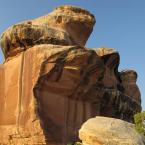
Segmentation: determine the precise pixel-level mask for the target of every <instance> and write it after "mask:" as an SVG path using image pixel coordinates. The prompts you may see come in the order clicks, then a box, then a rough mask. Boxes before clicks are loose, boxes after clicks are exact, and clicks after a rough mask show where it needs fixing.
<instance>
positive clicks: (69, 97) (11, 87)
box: [0, 6, 141, 145]
mask: <svg viewBox="0 0 145 145" xmlns="http://www.w3.org/2000/svg"><path fill="white" fill-rule="evenodd" d="M94 24H95V18H94V16H93V15H92V14H90V13H89V12H88V11H86V10H84V9H81V8H78V7H73V6H61V7H58V8H56V9H55V10H54V11H53V12H52V13H50V14H48V15H46V16H43V17H40V18H38V19H34V20H29V21H25V22H22V23H19V24H16V25H14V26H12V27H10V28H9V29H8V30H6V31H5V32H4V33H3V34H2V37H1V47H2V50H3V53H4V56H5V62H4V63H3V64H1V65H0V102H1V106H0V144H4V145H10V144H14V145H23V144H25V145H37V144H41V145H42V144H47V145H66V144H67V143H69V142H75V141H76V140H77V139H78V130H79V128H80V127H81V125H82V124H83V123H84V122H85V121H86V120H88V119H89V118H91V117H94V116H96V115H102V116H109V117H114V118H121V119H123V120H127V121H129V122H132V121H133V115H134V114H135V113H136V112H140V110H141V105H140V94H139V89H138V87H137V85H136V79H137V75H135V76H134V75H133V77H132V73H131V75H130V73H129V76H130V81H127V83H125V82H126V81H125V80H126V79H125V76H126V73H124V72H121V73H119V72H118V65H119V53H118V52H117V51H115V50H114V49H109V48H99V49H87V48H85V47H84V45H85V43H86V41H87V39H88V37H89V35H90V33H91V31H92V29H93V25H94ZM84 30H85V31H84ZM127 74H128V73H127ZM132 79H133V80H132ZM131 82H133V83H131ZM130 88H134V91H136V92H135V93H134V94H135V96H134V94H133V93H131V92H130V91H129V89H130Z"/></svg>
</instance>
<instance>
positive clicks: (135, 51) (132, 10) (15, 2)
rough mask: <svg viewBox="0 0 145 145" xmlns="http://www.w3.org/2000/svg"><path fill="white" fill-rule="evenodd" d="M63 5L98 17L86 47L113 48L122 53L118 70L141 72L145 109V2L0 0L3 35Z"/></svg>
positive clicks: (140, 84)
mask: <svg viewBox="0 0 145 145" xmlns="http://www.w3.org/2000/svg"><path fill="white" fill-rule="evenodd" d="M63 4H70V5H71V4H72V5H77V6H80V7H82V8H86V9H87V10H89V11H91V12H92V13H93V14H94V15H95V17H96V25H95V27H94V31H93V33H92V35H91V36H90V38H89V40H88V42H87V47H90V48H91V47H93V48H94V47H95V48H97V47H111V48H115V49H117V50H118V51H119V53H120V56H121V61H120V67H119V70H122V69H126V68H129V69H135V70H136V71H137V73H138V76H139V77H138V82H137V83H138V85H139V88H140V90H141V94H142V107H143V110H145V0H1V1H0V33H2V32H3V31H4V30H5V29H6V28H7V27H9V26H11V25H13V24H15V23H17V22H20V21H23V20H26V19H32V18H36V17H39V16H42V15H44V14H47V13H49V12H50V11H52V9H53V8H54V7H56V6H59V5H63ZM2 61H3V56H2V52H1V51H0V63H2Z"/></svg>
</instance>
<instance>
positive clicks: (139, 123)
mask: <svg viewBox="0 0 145 145" xmlns="http://www.w3.org/2000/svg"><path fill="white" fill-rule="evenodd" d="M134 122H135V128H136V130H137V131H138V132H139V133H141V134H143V135H144V136H145V111H143V112H141V113H137V114H135V115H134Z"/></svg>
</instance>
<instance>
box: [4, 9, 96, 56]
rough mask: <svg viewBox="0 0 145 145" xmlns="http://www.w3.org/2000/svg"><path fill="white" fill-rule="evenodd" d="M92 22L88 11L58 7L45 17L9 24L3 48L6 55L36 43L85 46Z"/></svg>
mask: <svg viewBox="0 0 145 145" xmlns="http://www.w3.org/2000/svg"><path fill="white" fill-rule="evenodd" d="M94 24H95V18H94V16H93V15H92V14H90V13H89V12H88V11H86V10H84V9H81V8H78V7H73V6H61V7H58V8H56V9H55V10H54V11H53V12H52V13H50V14H48V15H46V16H42V17H40V18H37V19H34V20H29V21H25V22H22V23H19V24H16V25H14V26H12V27H10V28H9V29H8V30H7V31H5V32H4V33H3V34H2V38H1V46H2V50H3V52H4V55H5V57H6V58H7V57H9V56H12V55H16V54H17V53H19V52H21V51H24V50H25V49H28V48H29V47H30V46H34V45H37V44H56V45H81V46H84V45H85V43H86V41H87V39H88V37H89V35H90V33H91V32H92V30H93V25H94ZM84 30H85V31H84Z"/></svg>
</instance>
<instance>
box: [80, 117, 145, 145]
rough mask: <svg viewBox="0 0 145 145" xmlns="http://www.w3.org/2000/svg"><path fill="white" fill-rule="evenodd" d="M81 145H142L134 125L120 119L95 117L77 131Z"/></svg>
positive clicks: (142, 142)
mask: <svg viewBox="0 0 145 145" xmlns="http://www.w3.org/2000/svg"><path fill="white" fill-rule="evenodd" d="M79 137H80V139H81V140H82V142H83V143H82V145H144V143H145V142H144V141H143V139H142V137H141V136H140V135H139V134H138V133H137V132H136V130H135V129H134V125H133V124H131V123H128V122H125V121H122V120H120V119H114V118H107V117H99V116H97V117H95V118H91V119H89V120H88V121H87V122H85V123H84V124H83V125H82V127H81V129H80V130H79Z"/></svg>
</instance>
